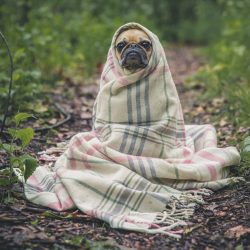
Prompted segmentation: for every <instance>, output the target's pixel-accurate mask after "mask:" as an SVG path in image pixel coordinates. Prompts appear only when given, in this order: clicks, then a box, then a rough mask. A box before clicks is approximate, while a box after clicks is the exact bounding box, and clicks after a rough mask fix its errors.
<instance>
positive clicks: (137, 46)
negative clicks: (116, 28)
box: [115, 28, 152, 73]
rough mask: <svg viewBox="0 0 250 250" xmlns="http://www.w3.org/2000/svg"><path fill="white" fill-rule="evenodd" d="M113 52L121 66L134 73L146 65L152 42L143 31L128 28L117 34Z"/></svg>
mask: <svg viewBox="0 0 250 250" xmlns="http://www.w3.org/2000/svg"><path fill="white" fill-rule="evenodd" d="M115 52H116V57H117V59H118V61H119V63H120V65H121V67H122V68H123V69H124V70H125V71H126V72H128V73H135V72H137V71H139V70H141V69H143V68H145V67H146V66H147V65H148V62H149V59H150V57H151V53H152V43H151V41H150V39H149V37H148V35H147V34H146V33H145V32H144V31H142V30H139V29H135V28H134V29H128V30H125V31H123V32H121V34H119V35H118V37H117V39H116V41H115Z"/></svg>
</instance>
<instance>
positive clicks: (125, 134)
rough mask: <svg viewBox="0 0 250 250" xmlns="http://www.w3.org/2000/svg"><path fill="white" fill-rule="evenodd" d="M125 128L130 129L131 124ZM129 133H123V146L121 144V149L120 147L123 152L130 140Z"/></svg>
mask: <svg viewBox="0 0 250 250" xmlns="http://www.w3.org/2000/svg"><path fill="white" fill-rule="evenodd" d="M125 129H126V130H127V131H129V129H130V126H127V127H126V128H125ZM128 135H129V133H124V134H123V138H122V143H121V146H120V149H119V151H120V152H122V153H124V150H125V147H126V144H127V140H128Z"/></svg>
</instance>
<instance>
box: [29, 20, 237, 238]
mask: <svg viewBox="0 0 250 250" xmlns="http://www.w3.org/2000/svg"><path fill="white" fill-rule="evenodd" d="M128 28H139V29H142V30H143V31H145V32H146V33H147V34H148V36H149V38H150V40H151V42H152V48H153V49H152V55H151V58H150V61H149V64H148V65H147V66H146V67H145V68H144V69H142V70H140V71H138V72H136V73H131V74H128V73H127V72H124V70H123V69H122V68H121V66H120V65H119V62H118V60H117V58H116V55H115V40H116V38H117V36H118V35H119V34H120V33H121V32H122V31H124V30H126V29H128ZM93 117H94V119H93V122H94V125H93V131H91V132H84V133H79V134H77V135H75V136H74V137H73V138H72V139H71V141H70V142H69V143H68V145H67V149H66V151H65V152H64V153H63V154H62V155H61V156H60V157H59V158H58V160H57V161H56V163H55V165H54V166H53V167H52V168H49V167H46V166H40V167H38V168H37V169H36V171H35V172H34V173H33V175H32V176H31V177H30V178H29V179H28V181H27V183H26V184H25V194H26V197H27V198H28V199H29V200H30V201H32V202H34V203H36V204H40V205H43V206H47V207H49V208H52V209H54V210H57V211H63V210H66V209H70V208H74V207H76V208H78V209H79V210H81V211H83V212H84V213H86V214H88V215H91V216H94V217H97V218H99V219H101V220H104V221H106V222H108V223H109V224H110V225H111V227H114V228H121V229H127V230H134V231H141V232H148V233H165V234H168V235H171V236H175V235H178V234H179V233H180V232H181V226H183V225H185V221H186V220H187V218H188V217H189V216H190V215H192V213H193V210H194V206H195V204H197V203H201V202H202V195H206V194H209V193H210V192H211V191H210V190H217V189H220V188H222V187H224V186H226V185H228V184H229V183H230V182H231V181H232V180H234V179H233V178H226V177H227V172H228V171H227V169H226V167H227V166H230V165H234V164H238V163H239V160H240V156H239V153H238V152H237V150H236V149H235V148H234V147H228V148H217V146H216V132H215V129H214V128H213V127H212V126H211V125H185V124H184V121H183V114H182V109H181V105H180V101H179V97H178V94H177V91H176V88H175V85H174V82H173V80H172V77H171V73H170V70H169V67H168V63H167V60H166V57H165V53H164V50H163V48H162V45H161V43H160V42H159V40H158V38H157V36H156V35H155V34H153V33H152V32H150V31H149V30H148V29H146V28H144V27H143V26H141V25H139V24H136V23H129V24H126V25H124V26H122V27H120V28H119V29H118V31H117V32H116V33H115V35H114V37H113V40H112V44H111V48H110V50H109V53H108V57H107V62H106V64H105V66H104V69H103V73H102V75H101V81H100V90H99V94H98V96H97V98H96V102H95V105H94V113H93Z"/></svg>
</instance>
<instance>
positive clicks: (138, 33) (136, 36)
mask: <svg viewBox="0 0 250 250" xmlns="http://www.w3.org/2000/svg"><path fill="white" fill-rule="evenodd" d="M144 40H148V41H150V38H149V36H148V35H147V34H146V32H144V31H143V30H141V29H135V28H131V29H127V30H124V31H122V32H121V33H120V34H119V35H118V36H117V38H116V41H115V44H118V43H119V42H121V41H126V42H136V43H138V42H141V41H144Z"/></svg>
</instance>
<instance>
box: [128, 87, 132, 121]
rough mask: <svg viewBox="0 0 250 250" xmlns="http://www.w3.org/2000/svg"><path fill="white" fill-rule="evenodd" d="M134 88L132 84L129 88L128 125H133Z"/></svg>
mask: <svg viewBox="0 0 250 250" xmlns="http://www.w3.org/2000/svg"><path fill="white" fill-rule="evenodd" d="M132 86H133V84H130V85H128V86H127V108H128V123H129V124H130V123H133V113H132Z"/></svg>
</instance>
